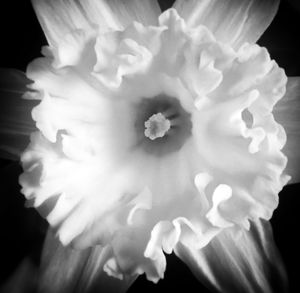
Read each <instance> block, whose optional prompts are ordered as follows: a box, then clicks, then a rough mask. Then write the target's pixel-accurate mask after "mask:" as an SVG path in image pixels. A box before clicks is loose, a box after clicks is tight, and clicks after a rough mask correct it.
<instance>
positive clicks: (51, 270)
mask: <svg viewBox="0 0 300 293" xmlns="http://www.w3.org/2000/svg"><path fill="white" fill-rule="evenodd" d="M109 257H110V250H109V249H107V248H105V247H100V246H95V247H93V248H90V249H85V250H75V249H72V248H71V247H69V246H66V247H64V246H62V245H61V243H60V242H59V241H58V239H56V238H55V237H54V236H53V234H52V232H51V231H48V234H47V237H46V240H45V244H44V248H43V254H42V261H41V269H40V278H39V284H38V292H45V293H62V292H63V293H69V292H72V293H74V292H83V293H84V292H97V290H98V291H99V290H101V288H102V289H103V288H105V292H108V293H109V292H119V293H121V292H126V290H127V289H128V288H129V287H130V285H131V284H132V283H133V282H134V280H135V276H134V277H127V276H126V277H125V278H124V279H123V280H118V279H115V278H113V277H109V276H108V275H107V274H106V273H105V272H104V271H103V266H104V265H105V263H106V261H107V260H108V259H109ZM99 288H100V289H99Z"/></svg>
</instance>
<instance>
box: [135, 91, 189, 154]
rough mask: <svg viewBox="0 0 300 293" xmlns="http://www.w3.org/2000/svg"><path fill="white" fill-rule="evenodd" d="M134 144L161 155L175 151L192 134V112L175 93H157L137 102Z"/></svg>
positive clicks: (148, 151)
mask: <svg viewBox="0 0 300 293" xmlns="http://www.w3.org/2000/svg"><path fill="white" fill-rule="evenodd" d="M136 113H137V116H136V119H135V124H134V125H135V131H136V134H137V142H136V144H135V147H138V148H140V147H141V148H142V149H143V150H144V151H145V152H147V153H148V154H151V155H154V156H158V157H160V156H164V155H168V154H170V153H172V152H175V151H178V150H180V149H181V147H182V146H183V145H184V143H185V142H186V140H187V138H188V137H190V135H191V129H192V123H191V114H190V113H187V112H186V111H185V110H184V109H183V108H182V106H181V103H180V102H179V100H178V99H177V98H176V97H169V96H167V95H165V94H160V95H158V96H156V97H153V98H143V99H141V101H140V102H139V103H137V104H136Z"/></svg>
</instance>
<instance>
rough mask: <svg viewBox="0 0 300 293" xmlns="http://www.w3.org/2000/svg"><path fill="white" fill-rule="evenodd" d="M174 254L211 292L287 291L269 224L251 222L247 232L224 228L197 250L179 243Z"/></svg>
mask: <svg viewBox="0 0 300 293" xmlns="http://www.w3.org/2000/svg"><path fill="white" fill-rule="evenodd" d="M175 253H176V254H177V256H179V257H180V258H181V259H182V260H183V261H184V262H185V263H186V264H187V265H188V266H189V268H190V269H191V270H192V272H193V273H194V275H195V276H196V277H197V278H198V279H199V280H200V281H202V282H203V283H204V284H205V285H206V286H207V287H208V288H210V289H211V290H213V291H216V292H222V293H227V292H228V293H235V292H236V293H239V292H244V293H249V292H253V293H254V292H255V293H268V292H269V293H271V292H272V293H274V292H281V293H283V292H287V276H286V273H285V270H284V266H283V263H282V261H281V257H280V255H279V253H278V251H277V249H276V247H275V244H274V240H273V235H272V228H271V226H270V224H269V222H265V221H264V222H263V221H257V222H255V223H254V222H252V225H251V229H250V231H247V230H234V229H232V228H229V229H225V230H224V231H223V232H221V233H220V234H219V235H218V236H216V237H215V238H214V239H213V240H212V241H211V242H210V243H209V244H208V245H207V246H206V247H204V248H202V249H200V250H197V249H196V248H195V247H193V245H192V243H191V245H189V246H187V245H186V244H179V245H177V247H176V249H175Z"/></svg>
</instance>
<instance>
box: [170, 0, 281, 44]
mask: <svg viewBox="0 0 300 293" xmlns="http://www.w3.org/2000/svg"><path fill="white" fill-rule="evenodd" d="M278 4H279V0H266V1H261V0H226V1H222V0H176V2H175V4H174V8H175V9H176V10H177V11H178V13H179V14H180V15H181V16H182V17H183V18H184V19H185V21H186V23H187V25H188V26H190V27H197V26H198V25H205V26H207V27H208V28H209V29H210V30H211V31H212V32H213V33H214V34H215V36H216V38H217V39H218V40H219V41H222V42H224V43H228V44H231V45H232V46H233V47H235V48H239V47H240V46H241V45H242V44H243V43H245V42H249V43H255V42H256V41H257V40H258V39H259V38H260V36H261V35H262V34H263V33H264V31H265V30H266V29H267V27H268V26H269V25H270V23H271V21H272V20H273V18H274V16H275V14H276V12H277V9H278Z"/></svg>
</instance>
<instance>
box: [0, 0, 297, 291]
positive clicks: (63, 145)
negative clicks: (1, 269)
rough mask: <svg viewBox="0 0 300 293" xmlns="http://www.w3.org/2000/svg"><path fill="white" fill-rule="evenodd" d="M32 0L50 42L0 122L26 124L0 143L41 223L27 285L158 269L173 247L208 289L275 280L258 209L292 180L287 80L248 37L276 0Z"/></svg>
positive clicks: (292, 125) (270, 284)
mask: <svg viewBox="0 0 300 293" xmlns="http://www.w3.org/2000/svg"><path fill="white" fill-rule="evenodd" d="M32 4H33V8H34V10H35V13H36V15H37V18H38V20H39V23H40V25H41V27H42V29H43V31H44V33H45V36H46V39H47V43H48V44H47V46H44V47H43V48H42V55H43V56H42V57H39V58H37V59H34V60H33V61H32V62H30V63H29V65H28V66H27V69H26V73H25V74H23V75H22V73H20V72H19V73H18V75H19V78H20V79H21V80H22V81H19V85H20V84H21V82H22V83H23V84H22V86H23V89H22V90H20V91H19V95H18V97H17V99H16V100H14V101H13V102H12V103H7V104H9V105H10V107H9V109H10V111H12V112H11V113H16V114H10V113H7V112H6V111H7V110H3V111H2V110H1V115H3V116H2V117H3V118H1V120H0V122H1V124H0V125H1V133H4V135H5V136H4V137H6V139H7V138H8V137H9V135H8V134H7V133H9V131H12V133H13V134H14V135H19V134H20V133H21V134H22V135H23V136H26V137H27V138H28V137H29V136H30V142H29V144H28V145H24V143H22V144H21V141H19V145H18V148H19V150H20V151H19V152H18V151H17V150H16V149H15V147H16V145H17V144H18V143H16V142H15V141H14V140H8V139H7V141H6V142H5V143H3V147H2V149H4V150H5V151H6V152H7V153H12V154H14V155H17V156H19V158H20V162H21V165H22V169H23V172H22V174H21V175H20V177H19V184H20V186H21V192H22V194H23V195H24V196H25V198H26V202H27V203H26V204H27V206H28V207H34V208H35V209H36V210H37V211H38V212H39V213H40V215H41V216H42V217H43V218H45V219H46V220H47V222H48V223H49V227H50V228H49V231H48V234H47V237H46V240H45V244H44V249H43V252H42V257H41V268H40V271H39V278H38V281H37V289H36V290H37V292H94V291H93V290H99V292H119V291H117V290H120V292H125V291H126V290H127V289H128V288H129V286H130V285H131V284H132V283H133V282H134V280H135V279H136V278H137V277H138V276H139V275H145V277H146V279H147V280H149V281H152V282H154V283H157V282H159V280H160V279H162V278H164V273H165V271H166V267H167V261H166V254H171V253H173V252H174V253H175V254H176V256H177V257H179V258H180V259H181V260H182V261H183V262H184V263H186V264H187V266H188V267H189V268H190V270H191V271H192V272H193V274H194V275H195V276H196V278H197V279H199V280H200V281H201V282H203V284H204V285H205V286H206V287H207V288H208V289H210V290H212V292H230V293H233V292H264V293H267V292H277V290H278V292H287V290H288V289H287V281H286V273H285V270H284V265H283V263H282V260H281V257H280V254H279V252H278V251H277V248H276V246H275V244H274V243H273V242H274V241H273V236H272V229H271V226H270V224H269V222H268V221H269V220H270V219H271V217H272V215H273V213H274V210H275V209H276V208H277V206H278V203H279V198H278V193H279V192H280V191H281V190H282V189H283V187H284V186H285V185H286V184H287V183H288V182H289V181H291V182H294V183H295V182H297V181H298V178H297V175H296V174H297V173H296V172H297V170H296V169H297V168H296V164H295V162H294V164H289V163H288V160H289V159H290V158H293V157H292V155H291V157H290V154H292V153H293V152H294V150H295V149H296V147H295V146H294V145H295V144H296V143H295V140H294V141H293V139H292V138H290V137H291V136H289V133H290V132H293V131H295V132H296V131H299V130H298V129H299V128H297V127H299V126H298V125H297V122H298V120H297V118H296V116H297V113H298V112H297V105H296V101H295V100H296V94H295V92H296V90H299V89H298V79H297V78H288V77H287V75H286V73H285V71H284V69H283V68H281V67H280V66H279V65H278V64H277V63H276V61H275V60H273V59H272V57H271V56H270V54H269V52H268V50H267V48H265V47H262V46H260V45H258V44H257V41H258V39H259V38H260V37H261V35H262V34H263V33H264V31H265V30H266V29H267V28H268V26H269V25H270V23H271V22H272V20H273V18H274V17H275V15H276V12H277V9H278V6H279V1H277V0H274V1H272V0H265V1H262V0H223V1H222V0H198V1H197V0H176V1H175V2H174V3H173V6H172V7H170V8H168V9H166V10H165V11H162V10H161V7H160V5H159V3H158V2H157V1H156V0H78V1H75V0H52V1H51V0H32ZM10 73H11V75H9V74H6V79H7V80H8V81H9V80H10V78H11V79H13V78H14V76H15V75H14V73H12V72H10ZM4 75H5V74H4ZM15 87H16V85H15ZM12 105H13V106H12ZM289 105H290V106H289ZM18 107H22V109H21V110H20V109H19V108H18ZM290 108H293V110H294V112H293V113H294V118H293V119H292V118H291V117H292V116H291V115H290V113H291V111H290ZM5 109H6V108H5ZM16 109H19V110H20V112H21V113H19V112H18V111H19V110H16ZM14 111H15V112H14ZM2 112H3V113H2ZM18 113H19V114H18ZM11 115H16V117H18V118H17V119H16V120H18V119H19V120H18V123H16V122H14V126H11V125H10V121H11V120H12V119H11V117H12V116H11ZM2 121H4V122H2ZM22 148H23V149H22ZM285 150H286V151H285ZM286 167H287V168H286ZM75 280H76V281H75Z"/></svg>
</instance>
